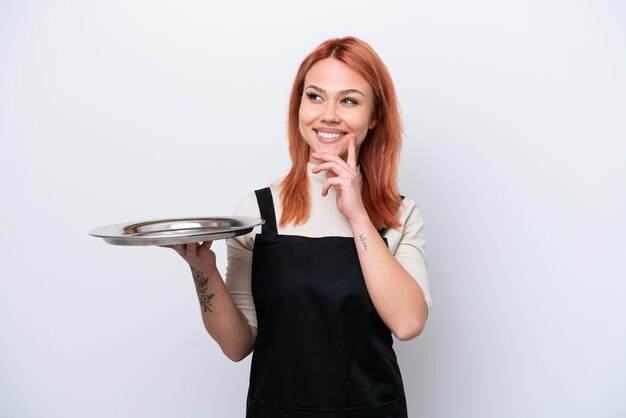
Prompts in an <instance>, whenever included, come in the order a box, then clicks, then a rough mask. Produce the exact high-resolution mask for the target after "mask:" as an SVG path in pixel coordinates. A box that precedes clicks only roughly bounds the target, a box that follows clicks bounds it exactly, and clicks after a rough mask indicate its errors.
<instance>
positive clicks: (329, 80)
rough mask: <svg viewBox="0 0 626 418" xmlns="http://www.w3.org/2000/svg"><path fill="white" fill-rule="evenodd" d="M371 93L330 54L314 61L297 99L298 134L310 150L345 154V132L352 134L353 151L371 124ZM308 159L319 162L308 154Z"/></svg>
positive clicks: (345, 156)
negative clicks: (354, 143) (329, 56)
mask: <svg viewBox="0 0 626 418" xmlns="http://www.w3.org/2000/svg"><path fill="white" fill-rule="evenodd" d="M373 113H374V94H373V91H372V88H371V87H370V85H369V84H368V83H367V81H365V79H364V78H363V77H361V76H360V75H359V74H357V73H356V72H354V71H352V70H351V69H350V68H349V67H348V66H347V65H345V64H343V63H342V62H340V61H338V60H336V59H334V58H326V59H323V60H321V61H318V62H316V63H315V64H314V65H313V66H312V67H311V69H310V70H309V72H308V73H307V74H306V77H305V79H304V92H303V94H302V101H301V102H300V112H299V127H300V134H301V135H302V137H303V138H304V140H305V141H306V143H307V144H309V147H310V152H319V153H328V154H334V155H339V156H340V157H341V158H343V159H344V160H345V159H346V158H347V155H348V138H349V136H348V134H354V135H355V139H356V141H355V142H356V151H357V155H358V152H359V149H360V147H361V144H362V143H363V140H364V139H365V136H366V135H367V131H368V130H369V129H372V128H374V126H375V125H376V120H374V119H373ZM309 161H310V162H312V163H315V164H319V163H320V162H321V161H318V160H316V159H314V158H311V157H310V156H309Z"/></svg>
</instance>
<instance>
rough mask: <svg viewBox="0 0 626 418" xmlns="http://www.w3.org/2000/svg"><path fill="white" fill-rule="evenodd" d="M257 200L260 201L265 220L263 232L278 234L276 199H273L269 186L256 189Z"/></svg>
mask: <svg viewBox="0 0 626 418" xmlns="http://www.w3.org/2000/svg"><path fill="white" fill-rule="evenodd" d="M254 193H255V194H256V200H257V202H258V203H259V211H260V212H261V218H263V219H264V220H265V223H264V224H263V227H262V229H261V233H263V234H276V235H278V228H277V227H276V212H275V211H274V200H273V199H272V191H271V190H270V188H269V187H266V188H264V189H260V190H255V191H254Z"/></svg>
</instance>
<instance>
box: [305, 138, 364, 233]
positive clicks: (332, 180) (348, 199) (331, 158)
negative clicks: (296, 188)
mask: <svg viewBox="0 0 626 418" xmlns="http://www.w3.org/2000/svg"><path fill="white" fill-rule="evenodd" d="M311 156H312V157H313V158H316V159H318V160H322V161H324V162H323V163H321V164H320V165H318V166H317V167H315V168H313V170H312V172H313V173H316V174H317V173H319V172H320V171H323V170H326V176H327V177H328V180H326V183H324V186H323V187H322V196H326V195H328V190H329V189H330V188H331V187H333V188H334V189H335V190H336V192H337V209H339V211H340V212H341V213H342V215H343V216H345V218H346V219H347V220H348V222H353V221H357V220H360V219H366V218H367V217H368V215H367V211H366V210H365V206H364V205H363V200H362V198H361V187H360V185H359V174H358V169H357V168H356V143H355V137H354V134H350V138H348V159H347V160H346V161H344V160H343V159H342V158H341V157H339V156H338V155H334V154H324V153H317V152H314V153H312V154H311Z"/></svg>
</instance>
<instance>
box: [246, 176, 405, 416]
mask: <svg viewBox="0 0 626 418" xmlns="http://www.w3.org/2000/svg"><path fill="white" fill-rule="evenodd" d="M256 194H257V200H258V202H259V209H260V212H261V217H262V218H263V219H265V221H266V222H265V224H264V225H263V227H262V228H263V229H262V233H261V234H258V235H257V236H256V237H255V243H254V252H253V259H252V295H253V298H254V304H255V307H256V313H257V319H258V335H257V339H256V343H255V347H254V352H253V356H252V366H251V373H250V387H249V392H248V404H247V415H246V416H247V418H309V417H316V418H357V417H358V418H392V417H393V418H406V417H407V411H406V401H405V398H404V388H403V385H402V378H401V376H400V369H399V367H398V363H397V360H396V355H395V352H394V351H393V348H392V344H393V340H392V337H391V332H390V331H389V329H388V328H387V326H386V325H385V324H384V322H383V321H382V319H381V318H380V316H379V315H378V313H377V312H376V309H375V308H374V305H373V304H372V301H371V299H370V297H369V294H368V293H367V288H366V286H365V282H364V279H363V273H362V271H361V266H360V264H359V260H358V255H357V251H356V247H355V244H354V239H353V238H351V237H323V238H309V237H303V236H293V235H278V233H277V231H278V229H277V227H276V216H275V212H274V204H273V201H272V194H271V191H270V189H269V188H266V189H262V190H258V191H256Z"/></svg>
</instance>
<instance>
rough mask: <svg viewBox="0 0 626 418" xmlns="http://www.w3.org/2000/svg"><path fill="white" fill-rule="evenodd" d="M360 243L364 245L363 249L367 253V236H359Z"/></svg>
mask: <svg viewBox="0 0 626 418" xmlns="http://www.w3.org/2000/svg"><path fill="white" fill-rule="evenodd" d="M359 241H361V242H362V243H363V248H365V251H367V243H366V242H365V234H361V235H359Z"/></svg>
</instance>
